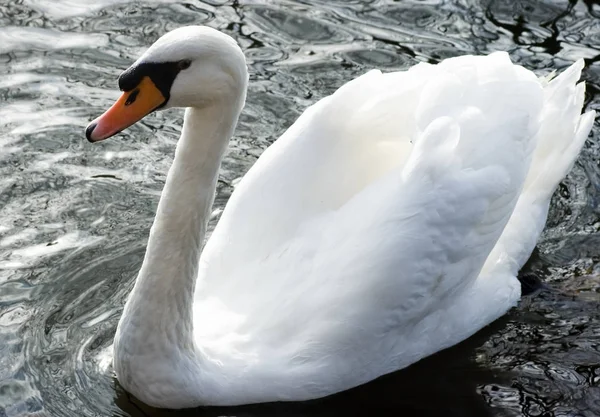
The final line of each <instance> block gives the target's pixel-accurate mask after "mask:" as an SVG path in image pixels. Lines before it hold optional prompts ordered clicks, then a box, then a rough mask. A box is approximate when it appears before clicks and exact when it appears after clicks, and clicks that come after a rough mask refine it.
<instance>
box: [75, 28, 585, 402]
mask: <svg viewBox="0 0 600 417" xmlns="http://www.w3.org/2000/svg"><path fill="white" fill-rule="evenodd" d="M582 68H583V62H582V61H581V60H580V61H578V62H577V63H575V64H574V65H572V66H571V67H570V68H569V69H567V70H566V71H565V72H563V73H562V74H561V75H560V76H558V77H557V78H555V79H554V80H552V81H550V82H548V81H547V80H539V79H537V78H536V77H535V75H534V74H533V73H532V72H530V71H528V70H525V69H524V68H522V67H520V66H516V65H513V64H512V63H511V62H510V59H509V57H508V55H507V54H505V53H494V54H491V55H489V56H485V57H475V56H464V57H460V58H452V59H448V60H445V61H443V62H442V63H440V64H438V65H428V64H419V65H416V66H415V67H413V68H410V69H409V70H408V71H403V72H395V73H390V74H382V73H381V72H379V71H370V72H368V73H367V74H365V75H363V76H361V77H359V78H357V79H355V80H353V81H351V82H349V83H347V84H346V85H344V86H343V87H341V88H340V89H339V90H338V91H337V92H336V93H334V94H333V95H332V96H330V97H327V98H324V99H323V100H321V101H319V102H318V103H316V104H315V105H313V106H311V107H310V108H309V109H307V110H306V112H305V113H304V114H303V115H302V116H301V117H300V118H299V119H298V121H297V122H296V123H295V124H294V125H293V126H292V127H290V128H289V130H288V131H287V132H286V133H285V134H284V135H283V136H282V137H281V138H280V139H279V140H277V141H276V142H275V143H274V144H273V145H272V146H271V147H270V148H269V149H267V150H266V151H265V152H264V154H263V155H262V156H261V157H260V158H259V160H258V161H257V162H256V164H255V165H254V166H253V167H252V169H251V170H250V171H249V172H248V173H247V174H246V176H245V177H244V178H243V180H242V181H241V182H240V184H239V186H238V187H237V189H236V190H235V192H234V193H233V195H232V196H231V199H230V200H229V203H228V205H227V207H226V209H225V211H224V212H223V215H222V218H221V220H220V222H219V224H218V226H217V228H216V230H215V231H214V233H213V235H212V237H211V239H210V240H209V241H208V243H206V246H205V248H204V251H202V244H203V240H204V237H205V232H206V222H207V219H208V217H209V213H210V210H211V205H212V202H213V197H214V192H215V184H216V181H217V176H218V171H219V165H220V162H221V159H222V157H223V154H224V153H225V151H226V149H227V145H228V141H229V138H230V137H231V136H232V134H233V131H234V128H235V125H236V123H237V120H238V116H239V114H240V111H241V109H242V107H243V105H244V101H245V95H246V86H247V81H248V75H247V72H246V64H245V60H244V55H243V54H242V51H241V50H240V48H239V47H238V46H237V44H236V43H235V41H234V40H233V39H231V38H230V37H229V36H226V35H224V34H222V33H219V32H218V31H216V30H213V29H209V28H206V27H185V28H180V29H177V30H174V31H172V32H170V33H168V34H166V35H165V36H163V37H162V38H160V39H159V40H158V41H157V42H156V43H155V44H154V45H152V46H151V47H150V49H149V50H148V51H147V52H146V53H145V54H144V55H142V57H141V58H140V59H139V60H138V61H136V62H135V63H134V64H133V66H132V67H131V68H130V69H128V70H127V71H126V72H125V73H123V75H121V77H120V79H119V86H120V87H121V89H122V90H124V91H125V92H124V93H123V96H122V97H121V99H119V101H117V103H116V104H115V105H114V106H113V107H111V109H110V110H108V111H107V112H106V113H105V114H104V115H102V116H100V117H99V118H98V119H96V120H95V121H94V122H93V123H92V124H90V126H89V127H88V129H87V131H86V135H87V137H88V139H89V140H90V141H99V140H103V139H106V138H108V137H109V136H112V135H113V134H115V133H117V132H118V131H120V130H121V129H124V128H125V127H127V126H129V125H131V124H132V123H134V122H135V121H137V120H139V119H140V118H142V117H143V116H144V115H146V114H148V113H149V112H151V111H152V110H155V109H156V108H160V107H162V108H167V107H187V110H186V112H185V118H184V124H183V131H182V134H181V138H180V140H179V143H178V145H177V150H176V153H175V159H174V161H173V166H172V167H171V169H170V171H169V174H168V177H167V180H166V184H165V187H164V190H163V193H162V197H161V200H160V203H159V205H158V210H157V214H156V220H155V222H154V225H153V226H152V230H151V231H150V238H149V241H148V248H147V252H146V257H145V259H144V263H143V265H142V268H141V270H140V273H139V276H138V278H137V281H136V283H135V286H134V288H133V290H132V292H131V295H130V296H129V299H128V301H127V304H126V306H125V309H124V312H123V316H122V318H121V321H120V322H119V326H118V329H117V333H116V335H115V341H114V369H115V371H116V374H117V377H118V379H119V381H120V382H121V384H122V385H123V386H124V387H125V389H127V390H128V391H130V392H131V393H133V394H134V395H135V396H137V397H138V398H139V399H140V400H142V401H144V402H146V403H148V404H150V405H153V406H159V407H170V408H182V407H191V406H197V405H234V404H243V403H256V402H265V401H287V400H307V399H311V398H317V397H322V396H326V395H329V394H333V393H335V392H338V391H342V390H346V389H348V388H351V387H354V386H357V385H359V384H363V383H365V382H367V381H370V380H372V379H374V378H377V377H378V376H380V375H383V374H386V373H389V372H393V371H395V370H398V369H401V368H404V367H406V366H408V365H410V364H411V363H414V362H416V361H418V360H419V359H421V358H423V357H425V356H427V355H430V354H432V353H434V352H436V351H439V350H441V349H444V348H446V347H448V346H451V345H453V344H455V343H457V342H460V341H461V340H463V339H465V338H467V337H468V336H470V335H472V334H473V333H475V332H476V331H477V330H479V329H481V328H482V327H483V326H485V325H487V324H489V323H490V322H492V321H493V320H495V319H496V318H498V317H500V316H501V315H502V314H504V313H505V312H506V311H507V310H508V309H509V308H510V307H511V306H514V305H515V303H516V302H517V300H518V299H519V296H520V286H519V282H518V280H517V278H516V274H517V272H518V270H519V268H520V267H521V266H522V265H523V263H524V262H525V261H526V259H527V258H528V256H529V254H530V253H531V251H532V250H533V248H534V246H535V243H536V240H537V238H538V236H539V234H540V232H541V230H542V228H543V225H544V222H545V219H546V214H547V211H548V205H549V200H550V197H551V195H552V193H553V191H554V189H555V187H556V186H557V185H558V183H559V181H560V180H561V179H562V178H563V176H564V175H566V173H567V172H568V171H569V169H570V167H571V166H572V164H573V162H574V160H575V158H576V157H577V155H578V153H579V151H580V149H581V147H582V145H583V143H584V141H585V140H586V137H587V136H588V133H589V132H590V129H591V126H592V123H593V120H594V112H588V113H586V114H585V115H583V116H581V114H580V112H581V108H582V104H583V96H584V85H583V83H581V84H577V80H578V79H579V77H580V73H581V69H582ZM201 252H202V253H201Z"/></svg>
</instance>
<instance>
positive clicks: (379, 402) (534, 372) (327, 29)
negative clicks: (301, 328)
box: [0, 0, 600, 417]
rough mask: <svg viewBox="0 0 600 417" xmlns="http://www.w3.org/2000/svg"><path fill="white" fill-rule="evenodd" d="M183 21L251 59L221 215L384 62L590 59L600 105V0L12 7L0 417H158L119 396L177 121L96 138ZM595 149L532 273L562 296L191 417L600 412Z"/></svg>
mask: <svg viewBox="0 0 600 417" xmlns="http://www.w3.org/2000/svg"><path fill="white" fill-rule="evenodd" d="M186 24H207V25H210V26H213V27H216V28H219V29H221V30H223V31H225V32H227V33H229V34H231V35H232V36H234V37H235V38H236V39H237V40H238V41H239V42H240V44H241V45H242V47H243V48H244V50H245V52H246V55H247V56H248V60H249V63H250V71H251V86H250V92H249V96H248V105H247V107H246V109H245V110H244V113H243V116H242V118H241V122H240V126H239V127H238V130H237V133H236V136H235V138H234V140H233V142H232V148H233V149H232V151H231V152H230V154H229V156H228V157H227V159H226V160H225V162H224V164H223V169H222V181H220V182H219V193H218V197H217V201H216V204H217V206H218V207H222V206H224V204H225V203H226V201H227V198H228V197H229V195H230V193H231V190H232V186H233V184H235V181H236V180H237V179H238V178H239V177H240V176H241V175H243V173H244V172H245V171H246V170H247V169H248V167H249V166H251V165H252V163H253V162H254V161H255V159H256V157H257V156H258V155H259V154H260V153H261V152H262V150H264V149H265V148H266V147H267V146H268V145H269V144H270V143H271V142H272V141H273V140H274V139H276V138H277V137H278V136H279V134H281V132H282V131H283V129H284V128H285V127H286V126H289V125H290V124H291V123H292V122H293V121H294V120H295V119H296V118H297V117H298V115H299V114H300V112H301V111H302V109H303V108H305V107H306V106H307V105H309V104H311V103H313V102H314V101H315V100H317V99H318V98H320V97H323V96H324V95H327V94H329V93H331V92H332V91H333V90H335V89H336V88H337V87H338V86H340V85H341V84H343V83H344V82H345V81H348V80H350V79H351V78H353V77H355V76H357V75H359V74H361V73H363V72H364V71H366V70H367V69H369V68H373V67H378V68H382V69H384V70H394V69H402V68H406V67H408V66H410V65H412V64H414V63H416V62H419V61H432V62H435V61H438V60H440V59H442V58H445V57H448V56H453V55H459V54H463V53H487V52H491V51H496V50H508V51H510V53H511V56H512V58H513V59H514V60H516V61H518V62H521V63H522V64H524V65H526V66H527V67H529V68H532V69H538V70H540V73H544V72H545V70H544V69H546V68H548V67H558V68H562V67H565V66H566V65H568V64H569V63H570V62H572V61H574V60H575V59H577V58H579V57H584V58H586V59H587V63H588V67H587V69H586V70H585V73H584V77H585V78H586V79H587V80H588V95H587V106H588V107H589V108H596V109H598V108H599V107H600V106H599V105H598V100H597V97H598V96H597V95H598V91H599V88H600V65H599V64H597V61H598V59H599V57H600V53H599V49H598V45H600V5H599V4H598V3H597V2H596V1H593V0H584V1H577V0H569V1H566V0H545V1H538V0H529V1H524V0H521V1H513V0H478V1H475V0H473V1H467V0H410V1H402V2H399V1H392V0H373V1H367V0H363V1H359V0H353V1H343V0H336V1H331V0H304V1H291V0H288V1H282V2H271V1H262V0H240V1H238V0H233V1H221V0H211V1H205V2H201V1H199V0H183V1H182V0H176V1H175V0H164V1H160V0H146V1H136V2H135V3H134V2H128V1H127V0H96V1H94V2H93V4H92V2H88V1H86V0H55V1H49V0H22V1H13V0H0V74H1V75H2V76H1V77H0V416H46V415H48V416H83V415H84V416H107V415H133V416H142V415H157V414H161V413H159V412H158V411H157V410H150V409H148V408H146V407H145V406H144V405H142V404H138V403H136V402H135V401H133V402H132V401H131V400H130V399H129V398H128V396H127V395H126V394H125V393H124V392H123V391H122V390H121V389H120V388H119V387H118V386H117V385H116V382H115V380H114V379H113V377H112V370H111V367H110V359H111V358H110V345H111V341H112V336H113V334H114V331H115V327H116V324H117V321H118V317H119V314H120V312H121V308H122V305H123V303H124V300H125V297H126V295H127V293H128V291H129V290H130V288H131V286H132V283H133V279H134V278H135V275H136V272H137V269H138V267H139V266H140V263H141V260H142V256H143V252H144V247H145V243H146V236H147V233H148V230H149V227H150V224H151V221H152V218H153V215H154V208H155V206H156V203H157V200H158V197H159V194H160V190H161V188H162V184H163V182H164V179H165V174H166V172H167V169H168V167H169V164H170V162H171V160H172V155H173V150H174V146H175V143H176V140H177V137H178V133H179V129H180V125H181V120H180V118H179V117H174V116H176V115H177V116H178V115H179V113H177V112H175V111H168V112H164V113H159V114H157V115H155V116H152V117H150V118H148V119H146V120H145V121H143V122H142V123H139V124H137V125H136V126H135V127H133V128H131V129H129V130H128V131H127V132H125V133H124V134H123V135H122V138H121V139H119V140H113V141H109V142H106V143H103V144H102V145H101V146H93V147H92V146H89V144H88V143H87V142H86V141H85V139H84V137H83V129H84V127H85V125H86V124H87V122H88V120H90V119H91V118H92V116H95V115H97V114H98V113H99V112H100V111H101V110H102V109H104V108H106V107H107V106H108V105H109V104H110V103H111V102H112V100H114V99H115V98H116V95H117V94H118V93H117V91H116V82H115V80H116V77H117V75H118V74H119V72H120V71H121V70H123V69H124V68H126V67H127V66H128V65H129V64H130V63H131V62H132V61H133V60H134V59H135V58H136V57H137V55H138V54H139V53H140V52H141V51H142V50H143V49H144V48H145V47H147V46H148V45H149V44H150V43H152V42H153V41H154V40H155V39H156V38H157V37H158V36H160V35H161V34H163V33H164V32H166V31H168V30H170V29H173V28H176V27H178V26H182V25H186ZM173 120H174V121H173ZM595 132H598V130H595ZM598 155H599V151H598V142H597V140H596V138H593V139H591V140H590V141H588V143H587V145H586V147H585V149H584V151H583V154H582V156H581V158H580V159H579V161H578V163H577V165H576V166H575V168H574V170H573V172H572V173H571V175H570V176H569V178H568V179H567V180H566V181H565V182H564V183H563V185H562V186H561V189H560V192H558V193H557V194H556V196H555V198H554V200H553V205H552V210H551V214H550V218H549V222H548V228H547V230H546V232H545V235H544V238H543V240H542V242H541V243H540V246H539V249H540V250H539V253H538V254H537V255H536V256H535V257H534V259H532V262H531V265H530V267H531V269H533V270H535V271H537V273H538V274H541V275H542V276H543V277H544V279H545V280H546V281H548V282H549V289H547V290H545V291H542V292H541V293H539V294H537V295H535V296H533V297H529V298H525V299H523V301H522V302H521V304H520V306H519V307H518V308H516V309H514V310H513V311H512V312H511V313H510V314H509V315H508V316H507V317H505V318H503V319H502V320H500V321H499V322H498V323H495V324H494V325H493V326H490V327H489V328H487V329H484V330H483V331H482V332H480V333H479V334H478V335H476V336H474V337H473V338H471V339H470V340H468V341H467V342H465V343H463V344H461V345H459V346H457V347H455V348H453V349H450V350H448V351H446V352H442V353H441V354H439V355H436V356H434V357H433V358H430V359H428V360H426V361H423V362H421V363H419V364H417V365H415V366H413V367H411V368H410V369H408V370H405V371H403V372H399V373H396V374H394V375H391V376H387V377H385V378H382V379H380V380H378V381H376V382H374V383H372V384H369V385H367V386H365V387H360V388H358V389H355V390H353V391H350V392H348V393H343V394H340V395H336V396H333V397H331V398H328V399H325V400H320V401H313V402H308V403H304V404H281V405H260V406H251V407H242V408H236V409H229V410H223V409H203V410H195V411H193V412H189V413H186V414H182V415H206V416H217V415H239V416H250V415H257V416H307V415H310V416H334V415H344V416H348V415H402V414H406V415H427V416H429V415H431V416H478V417H479V416H485V415H490V416H518V415H527V416H597V415H600V387H599V386H600V348H599V346H600V311H599V309H598V308H597V306H598V302H599V301H600V266H599V264H598V260H599V259H600V234H599V230H600V222H599V221H598V213H599V208H598V203H599V201H600V189H599V187H600V178H599V176H600V169H599V168H598V163H597V160H598ZM162 413H164V414H165V415H179V414H177V413H174V412H171V413H169V412H162Z"/></svg>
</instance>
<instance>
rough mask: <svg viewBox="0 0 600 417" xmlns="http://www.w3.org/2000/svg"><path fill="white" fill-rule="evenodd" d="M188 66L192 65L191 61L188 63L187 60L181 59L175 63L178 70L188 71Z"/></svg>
mask: <svg viewBox="0 0 600 417" xmlns="http://www.w3.org/2000/svg"><path fill="white" fill-rule="evenodd" d="M190 65H192V61H190V60H189V59H182V60H181V61H179V62H178V63H177V68H179V69H180V70H184V69H188V68H189V67H190Z"/></svg>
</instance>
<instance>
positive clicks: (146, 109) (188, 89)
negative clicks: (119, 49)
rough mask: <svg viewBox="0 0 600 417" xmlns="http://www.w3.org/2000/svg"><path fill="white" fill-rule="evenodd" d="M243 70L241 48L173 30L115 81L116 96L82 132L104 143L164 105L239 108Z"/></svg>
mask: <svg viewBox="0 0 600 417" xmlns="http://www.w3.org/2000/svg"><path fill="white" fill-rule="evenodd" d="M247 81H248V72H247V69H246V60H245V58H244V54H243V53H242V51H241V49H240V47H239V46H238V45H237V43H236V42H235V41H234V40H233V39H232V38H231V37H230V36H227V35H225V34H224V33H221V32H219V31H217V30H215V29H211V28H209V27H204V26H187V27H183V28H179V29H175V30H173V31H171V32H169V33H167V34H165V35H164V36H162V37H161V38H160V39H158V40H157V41H156V42H155V43H154V44H153V45H152V46H151V47H150V48H149V49H148V50H147V51H146V52H145V53H144V54H143V55H142V56H141V57H140V58H139V59H138V60H137V61H136V62H135V63H134V64H133V65H132V66H131V67H129V68H128V69H127V70H126V71H125V72H123V73H122V74H121V76H120V77H119V88H120V89H121V91H123V94H122V95H121V97H120V98H119V99H118V100H117V102H116V103H115V104H113V106H112V107H111V108H110V109H108V110H107V111H106V112H105V113H104V114H103V115H102V116H100V117H98V118H97V119H96V120H94V121H93V122H91V123H90V124H89V125H88V127H87V129H86V131H85V134H86V137H87V139H88V140H89V141H90V142H97V141H101V140H104V139H107V138H109V137H111V136H113V135H115V134H117V133H118V132H120V131H121V130H123V129H125V128H126V127H129V126H131V125H132V124H134V123H135V122H137V121H138V120H140V119H142V118H143V117H144V116H146V115H147V114H149V113H151V112H153V111H155V110H159V109H166V108H169V107H198V108H202V107H208V106H212V105H215V104H223V105H228V106H236V107H239V108H240V109H241V106H242V105H243V102H244V99H245V94H246V84H247Z"/></svg>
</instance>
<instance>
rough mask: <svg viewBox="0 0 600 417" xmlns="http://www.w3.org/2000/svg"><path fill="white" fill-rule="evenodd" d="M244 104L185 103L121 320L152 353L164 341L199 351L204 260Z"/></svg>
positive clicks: (138, 347) (140, 347)
mask: <svg viewBox="0 0 600 417" xmlns="http://www.w3.org/2000/svg"><path fill="white" fill-rule="evenodd" d="M242 102H243V100H242ZM240 110H241V103H240V105H239V106H238V105H234V106H231V103H230V104H229V106H227V105H217V104H215V105H213V106H211V107H205V108H202V109H196V108H188V109H187V110H186V113H185V118H184V123H183V131H182V134H181V138H180V139H179V143H178V145H177V149H176V151H175V159H174V161H173V165H172V166H171V169H170V170H169V174H168V175H167V180H166V184H165V187H164V189H163V192H162V196H161V199H160V202H159V204H158V209H157V213H156V218H155V220H154V224H153V226H152V229H151V230H150V237H149V240H148V247H147V250H146V256H145V258H144V262H143V264H142V268H141V270H140V272H139V275H138V278H137V281H136V283H135V286H134V288H133V290H132V292H131V294H130V296H129V299H128V301H127V304H126V306H125V311H124V312H123V316H122V319H121V323H120V324H119V327H126V328H127V330H125V329H123V328H121V329H120V331H118V336H120V337H128V336H127V335H126V333H134V334H136V335H137V336H136V337H133V338H130V339H129V340H130V342H129V343H127V346H128V349H131V350H134V351H136V352H144V353H151V350H157V346H156V345H157V344H159V345H162V346H163V349H162V350H163V351H164V350H167V351H168V350H170V349H178V350H185V351H188V352H191V351H193V346H194V345H193V320H192V315H193V313H192V304H193V294H194V287H195V282H196V277H197V272H198V261H199V257H200V252H201V249H202V244H203V241H204V237H205V233H206V225H207V221H208V218H209V215H210V210H211V206H212V203H213V199H214V194H215V188H216V183H217V178H218V174H219V167H220V164H221V160H222V158H223V155H224V153H225V151H226V149H227V146H228V142H229V138H230V137H231V135H232V134H233V130H234V128H235V125H236V123H237V119H238V116H239V113H240ZM134 339H137V342H133V340H134ZM149 341H150V343H149ZM132 344H134V345H135V346H132ZM159 350H160V349H159Z"/></svg>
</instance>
